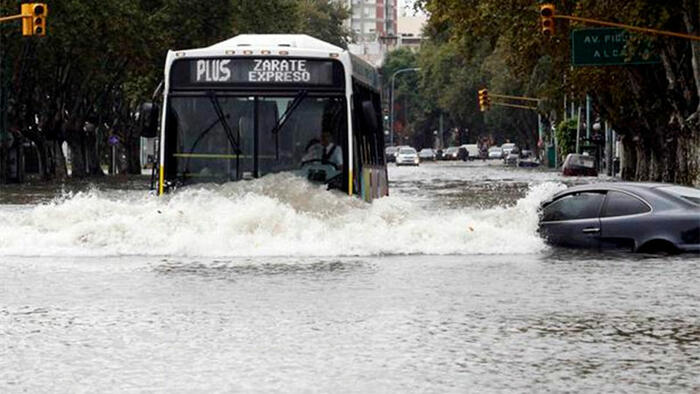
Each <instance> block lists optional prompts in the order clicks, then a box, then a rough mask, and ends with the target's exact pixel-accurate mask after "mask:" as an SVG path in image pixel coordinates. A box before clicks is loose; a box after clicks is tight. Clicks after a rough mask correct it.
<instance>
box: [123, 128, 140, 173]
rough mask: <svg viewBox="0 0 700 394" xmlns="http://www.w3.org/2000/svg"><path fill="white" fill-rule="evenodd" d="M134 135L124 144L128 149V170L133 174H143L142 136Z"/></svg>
mask: <svg viewBox="0 0 700 394" xmlns="http://www.w3.org/2000/svg"><path fill="white" fill-rule="evenodd" d="M131 134H132V135H131V136H130V137H129V138H128V139H127V143H126V144H125V145H124V149H125V150H126V171H127V172H128V173H129V174H132V175H140V174H141V137H140V136H139V135H133V134H135V133H131Z"/></svg>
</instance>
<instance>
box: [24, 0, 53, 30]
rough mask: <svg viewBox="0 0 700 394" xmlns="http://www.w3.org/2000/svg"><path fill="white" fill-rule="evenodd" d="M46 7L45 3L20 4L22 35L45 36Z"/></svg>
mask: <svg viewBox="0 0 700 394" xmlns="http://www.w3.org/2000/svg"><path fill="white" fill-rule="evenodd" d="M47 15H48V7H46V4H45V3H25V4H22V35H23V36H40V37H41V36H45V35H46V16H47Z"/></svg>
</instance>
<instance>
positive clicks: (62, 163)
mask: <svg viewBox="0 0 700 394" xmlns="http://www.w3.org/2000/svg"><path fill="white" fill-rule="evenodd" d="M53 149H54V154H53V157H54V166H55V171H56V173H55V175H56V178H57V179H61V180H63V179H66V178H68V168H67V167H68V166H67V164H66V156H65V155H64V154H63V141H56V142H54V147H53Z"/></svg>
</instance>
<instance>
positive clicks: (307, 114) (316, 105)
mask: <svg viewBox="0 0 700 394" xmlns="http://www.w3.org/2000/svg"><path fill="white" fill-rule="evenodd" d="M295 98H296V99H297V100H296V101H295ZM291 106H294V108H292V109H291V110H290V107H291ZM346 111H347V107H346V104H345V98H344V97H342V96H339V95H313V96H312V95H310V94H309V95H308V96H305V97H300V96H299V95H298V93H297V92H292V93H291V94H289V95H264V96H263V95H259V96H250V95H245V96H240V95H230V94H226V95H223V94H217V95H213V93H209V94H203V95H201V96H200V95H197V96H191V95H183V96H178V95H174V96H171V97H170V99H169V105H168V114H167V120H166V122H167V125H166V129H167V130H168V134H169V138H168V139H167V140H166V141H169V144H171V148H170V149H169V151H170V152H172V153H171V157H169V158H166V161H169V162H170V168H171V171H173V168H175V169H176V172H177V174H176V175H177V178H178V179H179V180H180V181H182V182H184V181H230V180H239V179H243V178H250V177H259V176H263V175H265V174H269V173H273V172H281V171H290V170H297V169H299V168H300V166H301V164H302V162H303V160H304V156H305V154H306V153H307V150H308V149H309V146H311V145H313V144H319V143H320V141H321V139H322V138H321V134H322V131H328V132H329V133H330V135H331V136H332V137H331V139H332V140H333V141H332V142H334V143H336V144H341V142H342V141H344V140H347V137H346V136H347V120H346V119H347V116H346ZM285 112H287V117H286V118H285V119H281V117H282V116H283V115H284V114H285ZM173 137H174V138H173ZM166 167H168V166H166Z"/></svg>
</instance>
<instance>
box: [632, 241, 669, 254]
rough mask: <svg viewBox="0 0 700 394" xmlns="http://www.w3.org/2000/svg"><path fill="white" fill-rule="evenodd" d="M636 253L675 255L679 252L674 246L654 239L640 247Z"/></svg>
mask: <svg viewBox="0 0 700 394" xmlns="http://www.w3.org/2000/svg"><path fill="white" fill-rule="evenodd" d="M637 252H639V253H650V254H676V253H679V250H678V248H676V245H674V244H673V243H671V242H669V241H666V240H663V239H655V240H652V241H648V242H647V243H645V244H644V245H642V246H640V247H639V249H637Z"/></svg>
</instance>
